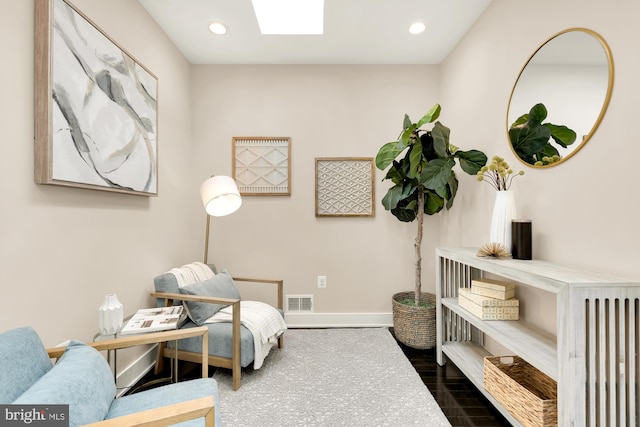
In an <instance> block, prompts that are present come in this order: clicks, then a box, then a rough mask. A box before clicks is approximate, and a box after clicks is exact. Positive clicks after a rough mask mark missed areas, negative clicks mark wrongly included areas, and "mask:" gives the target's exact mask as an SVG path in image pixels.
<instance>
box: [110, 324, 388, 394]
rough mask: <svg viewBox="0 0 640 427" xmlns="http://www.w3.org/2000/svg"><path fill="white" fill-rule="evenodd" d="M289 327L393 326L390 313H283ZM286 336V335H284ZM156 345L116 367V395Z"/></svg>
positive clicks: (147, 363)
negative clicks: (133, 359) (122, 366)
mask: <svg viewBox="0 0 640 427" xmlns="http://www.w3.org/2000/svg"><path fill="white" fill-rule="evenodd" d="M285 320H286V322H287V327H289V328H292V329H294V328H377V327H379V328H382V327H391V326H393V315H392V314H391V313H285ZM285 336H286V335H285ZM156 353H157V346H153V347H151V348H150V349H149V350H148V351H146V352H145V353H144V354H142V355H141V356H140V357H139V358H138V359H136V360H135V361H134V362H133V363H132V364H130V365H129V366H127V367H126V368H124V369H122V368H119V369H118V371H119V372H118V375H117V378H118V381H117V383H118V394H117V395H118V396H120V395H122V394H123V393H124V392H126V391H127V388H128V387H132V386H134V385H135V384H136V383H137V382H138V381H140V379H142V377H144V376H145V375H146V374H147V373H148V372H149V371H150V370H151V369H153V367H154V365H155V363H156Z"/></svg>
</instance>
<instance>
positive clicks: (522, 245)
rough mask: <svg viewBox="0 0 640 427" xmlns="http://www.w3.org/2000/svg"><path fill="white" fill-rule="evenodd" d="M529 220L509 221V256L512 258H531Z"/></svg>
mask: <svg viewBox="0 0 640 427" xmlns="http://www.w3.org/2000/svg"><path fill="white" fill-rule="evenodd" d="M531 249H532V248H531V220H528V219H527V220H524V219H514V220H513V221H511V256H512V257H513V259H531V258H532V254H531V252H532V251H531Z"/></svg>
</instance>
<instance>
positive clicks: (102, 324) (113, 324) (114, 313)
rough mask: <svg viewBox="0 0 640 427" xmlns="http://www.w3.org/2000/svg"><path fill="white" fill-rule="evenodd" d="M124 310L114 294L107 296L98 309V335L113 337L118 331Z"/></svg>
mask: <svg viewBox="0 0 640 427" xmlns="http://www.w3.org/2000/svg"><path fill="white" fill-rule="evenodd" d="M123 314H124V310H123V307H122V303H121V302H120V301H119V300H118V297H117V296H116V294H107V295H105V297H104V301H103V302H102V305H101V306H100V308H99V309H98V326H99V330H100V335H114V334H115V333H116V332H118V331H119V330H120V327H121V326H122V321H123Z"/></svg>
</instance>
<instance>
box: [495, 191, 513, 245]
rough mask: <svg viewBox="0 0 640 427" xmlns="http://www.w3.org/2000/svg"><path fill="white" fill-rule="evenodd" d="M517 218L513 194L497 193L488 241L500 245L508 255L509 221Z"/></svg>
mask: <svg viewBox="0 0 640 427" xmlns="http://www.w3.org/2000/svg"><path fill="white" fill-rule="evenodd" d="M517 216H518V215H517V212H516V202H515V199H514V196H513V192H512V191H498V192H497V193H496V201H495V204H494V205H493V216H492V217H491V231H490V233H489V241H490V242H494V243H500V244H501V245H502V246H504V247H505V248H506V249H507V251H509V253H511V221H512V220H513V219H515V218H517Z"/></svg>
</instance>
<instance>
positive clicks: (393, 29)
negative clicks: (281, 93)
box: [138, 0, 491, 64]
mask: <svg viewBox="0 0 640 427" xmlns="http://www.w3.org/2000/svg"><path fill="white" fill-rule="evenodd" d="M138 1H139V2H140V3H141V4H142V6H143V7H144V8H145V9H146V10H147V11H148V12H149V14H150V15H151V16H152V17H153V18H154V19H155V20H156V22H158V24H159V25H160V27H162V29H163V30H164V31H165V32H166V33H167V35H168V36H169V38H170V39H171V40H172V41H173V42H174V43H175V45H176V46H177V47H178V49H180V51H181V52H182V53H183V54H184V56H185V57H186V58H187V60H188V61H189V62H190V63H192V64H439V63H441V62H442V61H443V60H444V59H445V58H446V56H447V55H448V54H449V52H450V51H451V50H452V49H453V48H454V47H455V46H456V44H457V43H458V42H459V41H460V39H461V38H462V36H463V35H464V34H465V33H466V32H467V30H468V29H469V28H470V27H471V26H472V25H473V23H474V22H475V21H476V19H477V18H478V17H479V16H480V15H481V14H482V13H483V11H484V10H485V9H486V7H487V6H488V5H489V4H490V3H491V0H325V11H324V15H325V16H324V35H321V36H280V35H268V36H263V35H261V34H260V31H259V29H258V23H257V21H256V18H255V15H254V13H253V7H252V5H251V0H138ZM300 1H304V0H300ZM213 21H221V22H223V23H224V24H225V25H227V27H228V28H229V32H228V33H227V34H226V35H224V36H215V35H213V34H212V33H210V32H209V30H208V26H209V24H210V23H211V22H213ZM415 21H423V22H424V23H425V24H426V25H427V30H426V31H425V32H424V33H422V34H420V35H411V34H409V32H408V28H409V25H411V24H412V23H413V22H415Z"/></svg>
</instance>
